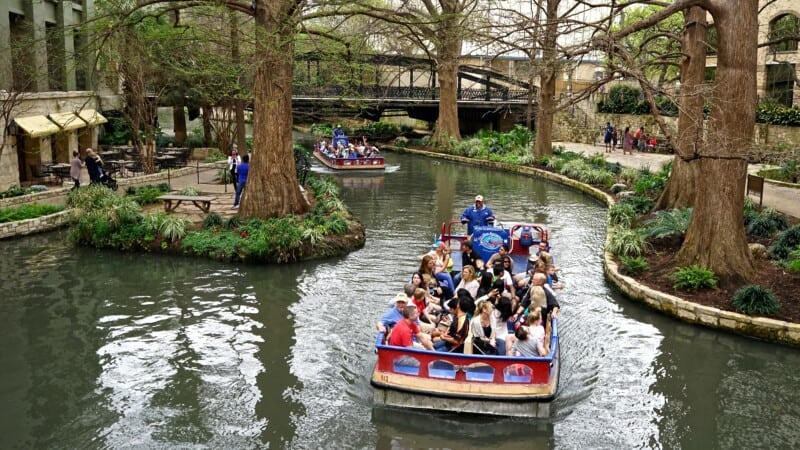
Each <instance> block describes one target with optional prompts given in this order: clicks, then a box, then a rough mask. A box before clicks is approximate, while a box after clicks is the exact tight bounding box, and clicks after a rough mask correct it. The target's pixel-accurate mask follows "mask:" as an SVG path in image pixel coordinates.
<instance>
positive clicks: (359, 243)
mask: <svg viewBox="0 0 800 450" xmlns="http://www.w3.org/2000/svg"><path fill="white" fill-rule="evenodd" d="M218 164H219V163H201V164H200V167H201V168H207V167H209V166H210V167H215V166H217V165H218ZM196 170H197V167H195V166H190V167H183V168H180V169H174V170H171V172H170V173H166V172H159V173H153V174H150V175H144V176H141V177H135V178H123V179H119V180H118V183H119V186H120V187H123V186H125V187H127V186H139V185H144V184H152V183H154V182H162V181H166V180H168V179H170V178H175V177H180V176H185V175H190V174H191V173H192V172H193V171H196ZM71 189H72V187H71V186H69V187H61V188H57V189H52V190H48V191H42V192H35V193H32V194H26V195H20V196H17V197H10V198H6V199H0V208H8V207H13V206H19V205H22V204H26V203H36V202H37V201H42V200H47V199H52V198H56V197H59V196H63V197H66V196H67V194H69V192H70V190H71ZM71 211H72V210H71V209H66V210H64V211H59V212H57V213H54V214H48V215H46V216H41V217H35V218H33V219H27V220H20V221H15V222H8V223H4V224H0V240H6V239H13V238H17V237H23V236H27V235H31V234H37V233H46V232H48V231H54V230H57V229H59V228H64V227H67V226H69V223H70V219H71V215H70V213H71ZM350 223H351V224H352V226H351V227H350V229H349V230H348V231H347V233H344V234H341V235H333V236H330V237H328V238H327V239H325V243H326V245H325V246H314V245H304V246H303V248H302V249H301V253H300V254H299V255H298V257H297V260H296V261H295V262H303V261H312V260H322V259H328V258H338V257H341V256H345V255H347V254H350V253H352V252H354V251H356V250H358V249H360V248H363V247H364V245H365V244H366V241H367V238H366V230H365V229H364V225H363V224H362V223H361V221H359V220H357V219H356V218H352V219H351V220H350ZM149 253H159V254H172V255H175V256H189V255H186V254H184V253H181V252H171V251H161V249H160V247H159V248H158V249H154V250H153V251H151V252H149ZM211 259H214V258H211ZM277 263H278V262H277V261H273V262H270V264H277Z"/></svg>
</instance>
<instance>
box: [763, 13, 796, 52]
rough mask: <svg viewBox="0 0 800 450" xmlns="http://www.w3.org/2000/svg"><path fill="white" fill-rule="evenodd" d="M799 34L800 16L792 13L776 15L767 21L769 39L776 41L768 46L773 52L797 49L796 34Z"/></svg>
mask: <svg viewBox="0 0 800 450" xmlns="http://www.w3.org/2000/svg"><path fill="white" fill-rule="evenodd" d="M798 35H800V17H797V16H795V15H794V14H784V15H782V16H778V17H776V18H775V19H773V20H772V22H770V23H769V40H770V41H778V42H775V43H773V44H771V45H770V46H769V49H770V50H771V51H773V52H794V51H797V40H798V39H797V36H798Z"/></svg>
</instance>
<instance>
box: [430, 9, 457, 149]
mask: <svg viewBox="0 0 800 450" xmlns="http://www.w3.org/2000/svg"><path fill="white" fill-rule="evenodd" d="M447 26H448V25H444V27H445V31H442V33H441V35H442V43H441V44H440V45H439V47H438V54H437V58H436V63H437V73H438V75H439V118H438V119H437V121H436V131H435V132H434V134H433V142H435V143H436V145H438V146H441V147H446V148H447V147H450V142H451V141H450V140H451V139H455V140H457V141H460V140H461V131H460V130H459V125H458V66H459V62H458V58H459V56H461V38H460V37H459V35H458V32H457V29H456V30H450V29H448V28H447Z"/></svg>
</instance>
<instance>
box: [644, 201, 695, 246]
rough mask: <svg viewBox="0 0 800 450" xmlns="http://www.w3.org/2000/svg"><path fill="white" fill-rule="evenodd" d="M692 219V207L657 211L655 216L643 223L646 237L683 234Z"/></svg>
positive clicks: (657, 237)
mask: <svg viewBox="0 0 800 450" xmlns="http://www.w3.org/2000/svg"><path fill="white" fill-rule="evenodd" d="M691 221H692V208H685V209H670V210H667V211H657V212H656V217H655V218H654V219H650V220H648V221H646V222H645V223H644V224H643V227H642V228H643V230H642V232H643V233H644V235H645V236H646V237H649V238H656V239H661V238H665V237H670V236H683V235H684V234H686V230H688V229H689V224H690V223H691Z"/></svg>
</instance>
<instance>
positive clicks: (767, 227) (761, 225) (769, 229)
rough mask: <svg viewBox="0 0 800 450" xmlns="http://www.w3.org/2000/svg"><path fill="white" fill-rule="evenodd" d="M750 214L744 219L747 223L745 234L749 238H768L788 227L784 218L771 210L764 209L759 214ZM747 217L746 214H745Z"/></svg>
mask: <svg viewBox="0 0 800 450" xmlns="http://www.w3.org/2000/svg"><path fill="white" fill-rule="evenodd" d="M752 214H753V213H750V214H749V215H750V217H747V218H746V219H745V222H747V228H746V231H747V234H748V235H750V236H759V237H770V236H772V235H773V234H775V233H776V232H778V231H783V230H785V229H786V228H788V227H789V223H788V222H787V221H786V217H784V216H782V215H781V214H780V213H778V212H777V211H775V210H774V209H772V208H764V210H762V211H761V212H755V215H754V216H753V215H752ZM745 215H746V216H747V215H748V213H747V212H745Z"/></svg>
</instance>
